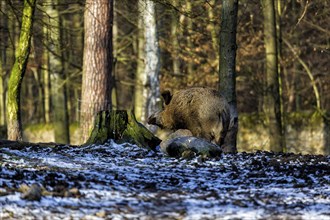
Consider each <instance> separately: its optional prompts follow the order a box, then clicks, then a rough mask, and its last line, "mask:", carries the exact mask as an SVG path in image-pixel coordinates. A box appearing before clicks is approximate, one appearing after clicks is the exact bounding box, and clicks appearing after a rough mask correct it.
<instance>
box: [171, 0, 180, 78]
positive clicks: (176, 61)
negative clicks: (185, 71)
mask: <svg viewBox="0 0 330 220" xmlns="http://www.w3.org/2000/svg"><path fill="white" fill-rule="evenodd" d="M173 5H174V6H175V7H177V0H176V1H174V2H173ZM179 22H180V21H179V15H178V13H177V12H175V11H174V12H172V14H171V38H172V39H171V40H172V44H173V50H172V53H171V56H172V68H173V74H174V75H181V74H182V72H181V68H180V55H179V54H180V50H179V46H180V45H179V35H180V31H179V30H178V28H179V27H178V26H179V25H178V24H179Z"/></svg>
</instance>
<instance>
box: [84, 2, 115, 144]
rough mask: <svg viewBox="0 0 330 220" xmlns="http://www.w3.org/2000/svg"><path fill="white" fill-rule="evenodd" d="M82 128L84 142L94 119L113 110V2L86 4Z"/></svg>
mask: <svg viewBox="0 0 330 220" xmlns="http://www.w3.org/2000/svg"><path fill="white" fill-rule="evenodd" d="M84 22H85V24H84V25H85V27H84V28H85V36H84V57H83V79H82V93H81V112H80V126H81V132H82V142H85V141H86V140H87V139H88V137H89V135H90V129H91V126H92V125H93V123H94V115H95V114H96V113H97V112H98V111H101V110H109V109H111V79H112V77H111V71H112V59H113V56H112V24H113V0H98V1H94V0H86V5H85V14H84Z"/></svg>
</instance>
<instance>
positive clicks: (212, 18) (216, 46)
mask: <svg viewBox="0 0 330 220" xmlns="http://www.w3.org/2000/svg"><path fill="white" fill-rule="evenodd" d="M209 4H210V7H209V8H208V16H209V19H210V21H211V22H210V34H211V39H212V47H213V51H214V54H215V56H214V57H215V58H216V59H215V60H214V62H215V63H216V65H215V67H216V69H217V70H218V69H219V60H220V57H219V42H218V41H219V39H218V34H217V33H218V31H217V27H216V25H215V24H214V21H215V15H214V8H213V7H215V4H216V3H215V0H210V3H209Z"/></svg>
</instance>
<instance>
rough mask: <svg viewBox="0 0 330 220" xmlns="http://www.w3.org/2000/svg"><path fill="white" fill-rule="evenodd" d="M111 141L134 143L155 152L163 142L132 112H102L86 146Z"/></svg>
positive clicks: (97, 117)
mask: <svg viewBox="0 0 330 220" xmlns="http://www.w3.org/2000/svg"><path fill="white" fill-rule="evenodd" d="M109 139H113V140H115V141H117V142H120V143H127V142H128V143H132V144H136V145H138V146H139V147H143V148H147V149H151V150H155V148H156V146H157V145H159V144H160V142H161V140H160V139H158V138H157V137H156V136H154V135H153V134H152V133H151V132H150V131H149V130H148V129H147V128H146V127H144V126H143V125H142V124H141V123H139V122H137V121H136V119H135V116H134V114H133V113H132V112H131V111H125V110H112V111H100V112H98V113H97V115H96V117H95V124H94V127H93V130H92V132H91V135H90V137H89V139H88V140H87V141H86V143H85V144H84V145H90V144H103V143H105V142H106V141H108V140H109Z"/></svg>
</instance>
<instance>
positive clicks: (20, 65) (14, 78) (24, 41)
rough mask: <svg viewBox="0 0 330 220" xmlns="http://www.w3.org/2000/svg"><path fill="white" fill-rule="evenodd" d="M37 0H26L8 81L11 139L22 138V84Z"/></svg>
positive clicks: (8, 125) (9, 135)
mask: <svg viewBox="0 0 330 220" xmlns="http://www.w3.org/2000/svg"><path fill="white" fill-rule="evenodd" d="M35 6H36V0H24V8H23V16H22V25H21V33H20V37H19V45H18V49H17V53H16V57H15V63H14V66H13V68H12V70H11V73H10V77H9V82H8V98H7V130H8V139H9V140H22V137H23V130H22V122H21V106H20V98H21V94H20V93H21V85H22V80H23V77H24V73H25V70H26V65H27V61H28V58H29V54H30V46H31V36H32V24H33V15H34V10H35Z"/></svg>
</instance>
